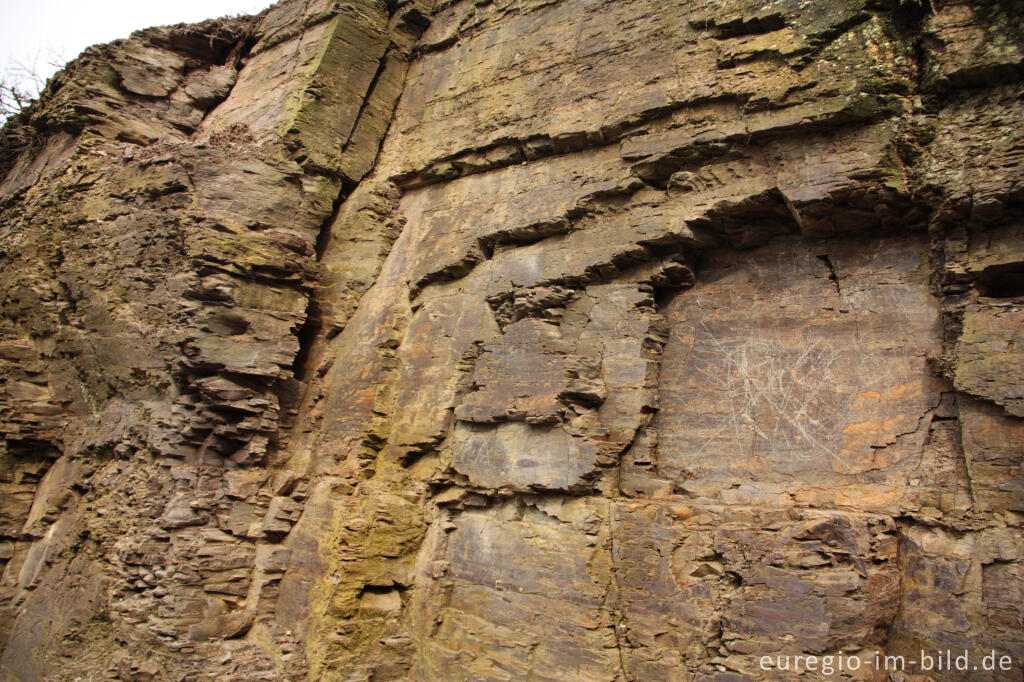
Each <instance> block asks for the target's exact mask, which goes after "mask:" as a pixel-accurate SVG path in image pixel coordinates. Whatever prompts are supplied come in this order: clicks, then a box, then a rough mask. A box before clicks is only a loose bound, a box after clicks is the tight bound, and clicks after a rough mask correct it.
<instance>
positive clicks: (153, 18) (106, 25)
mask: <svg viewBox="0 0 1024 682" xmlns="http://www.w3.org/2000/svg"><path fill="white" fill-rule="evenodd" d="M272 2H273V0H170V1H164V0H0V70H3V71H9V70H10V68H11V66H12V65H13V64H14V63H15V62H20V63H22V64H24V65H26V66H28V67H30V68H32V67H33V66H34V67H35V69H36V71H37V72H38V73H39V75H40V76H42V77H43V78H44V79H45V78H48V77H49V76H51V75H53V73H54V72H55V71H56V69H53V68H50V67H49V66H47V65H46V61H47V55H49V54H54V53H56V54H58V55H60V56H62V57H63V59H64V61H70V60H72V59H74V58H75V57H77V56H78V55H79V54H80V53H81V52H82V50H84V49H85V48H87V47H89V46H90V45H95V44H96V43H108V42H110V41H111V40H116V39H117V38H127V37H128V35H129V34H130V33H131V32H132V31H137V30H138V29H140V28H148V27H150V26H164V25H167V24H177V23H181V22H183V21H186V22H190V23H192V22H197V21H202V20H203V19H212V18H214V17H219V16H223V15H225V14H255V13H257V12H260V11H262V10H263V9H264V8H265V7H268V6H270V4H271V3H272ZM37 57H38V59H37Z"/></svg>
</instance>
